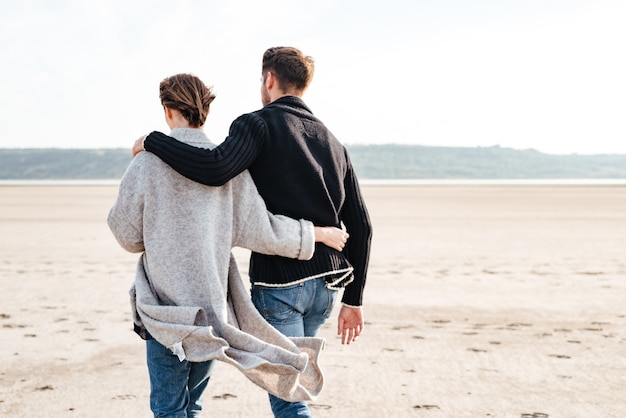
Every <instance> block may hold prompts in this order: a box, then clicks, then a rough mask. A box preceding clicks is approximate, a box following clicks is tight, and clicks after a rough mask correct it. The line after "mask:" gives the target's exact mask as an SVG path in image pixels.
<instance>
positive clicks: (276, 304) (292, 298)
mask: <svg viewBox="0 0 626 418" xmlns="http://www.w3.org/2000/svg"><path fill="white" fill-rule="evenodd" d="M303 289H304V286H303V285H302V284H298V285H294V286H288V287H263V286H254V287H253V288H252V301H253V302H254V305H255V306H256V308H257V310H258V311H259V312H260V313H261V315H263V317H264V318H265V320H266V321H268V322H269V323H280V322H288V321H290V320H291V319H293V318H294V317H296V316H299V315H301V311H302V309H301V307H300V305H301V300H302V291H303Z"/></svg>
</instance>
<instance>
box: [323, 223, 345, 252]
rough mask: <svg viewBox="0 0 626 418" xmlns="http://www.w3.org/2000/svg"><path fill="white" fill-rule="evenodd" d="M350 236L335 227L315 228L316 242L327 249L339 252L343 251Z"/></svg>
mask: <svg viewBox="0 0 626 418" xmlns="http://www.w3.org/2000/svg"><path fill="white" fill-rule="evenodd" d="M349 236H350V235H349V234H348V233H347V232H346V231H344V230H342V229H339V228H335V227H334V226H316V227H315V242H321V243H322V244H324V245H326V246H327V247H330V248H334V249H335V250H337V251H341V250H343V247H345V246H346V241H347V240H348V237H349Z"/></svg>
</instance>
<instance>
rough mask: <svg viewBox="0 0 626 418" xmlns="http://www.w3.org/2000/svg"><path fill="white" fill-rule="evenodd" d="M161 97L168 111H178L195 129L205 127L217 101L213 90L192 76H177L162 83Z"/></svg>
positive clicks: (160, 88) (160, 86)
mask: <svg viewBox="0 0 626 418" xmlns="http://www.w3.org/2000/svg"><path fill="white" fill-rule="evenodd" d="M159 97H160V98H161V104H162V105H163V106H164V107H165V108H166V109H171V110H176V111H178V112H179V113H180V115H181V116H182V117H183V118H184V119H185V120H186V121H187V122H188V123H189V125H190V126H191V127H194V128H200V127H202V126H203V125H204V122H205V121H206V118H207V116H208V114H209V107H210V106H211V102H212V101H213V100H214V99H215V95H214V94H213V90H212V88H211V87H207V86H206V85H205V84H204V83H203V82H202V80H200V79H199V78H198V77H196V76H194V75H191V74H176V75H173V76H171V77H167V78H166V79H164V80H163V81H161V84H160V85H159Z"/></svg>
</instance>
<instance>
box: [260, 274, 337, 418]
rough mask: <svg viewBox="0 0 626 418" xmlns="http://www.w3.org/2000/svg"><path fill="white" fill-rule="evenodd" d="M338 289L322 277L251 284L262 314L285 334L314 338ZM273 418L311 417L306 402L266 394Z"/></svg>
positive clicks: (326, 317)
mask: <svg viewBox="0 0 626 418" xmlns="http://www.w3.org/2000/svg"><path fill="white" fill-rule="evenodd" d="M336 298H337V290H332V289H328V288H327V287H326V282H325V281H324V279H312V280H307V281H305V282H303V283H300V284H296V285H292V286H288V287H265V286H255V285H253V286H252V301H253V302H254V306H256V308H257V310H258V311H259V312H260V313H261V315H263V317H264V318H265V319H266V320H267V322H269V323H270V324H272V325H273V326H274V328H276V329H277V330H278V331H280V332H281V333H282V334H283V335H286V336H287V337H314V336H315V335H317V332H318V331H319V329H320V328H321V326H322V325H323V324H324V322H325V321H326V319H328V317H330V314H331V313H332V310H333V306H334V305H335V300H336ZM269 397H270V405H271V407H272V412H273V413H274V417H276V418H293V417H310V416H311V411H310V410H309V407H308V406H307V404H306V402H286V401H283V400H282V399H280V398H278V397H276V396H274V395H271V394H270V395H269Z"/></svg>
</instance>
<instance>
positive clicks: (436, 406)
mask: <svg viewBox="0 0 626 418" xmlns="http://www.w3.org/2000/svg"><path fill="white" fill-rule="evenodd" d="M413 408H415V409H440V408H439V405H414V406H413Z"/></svg>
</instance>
